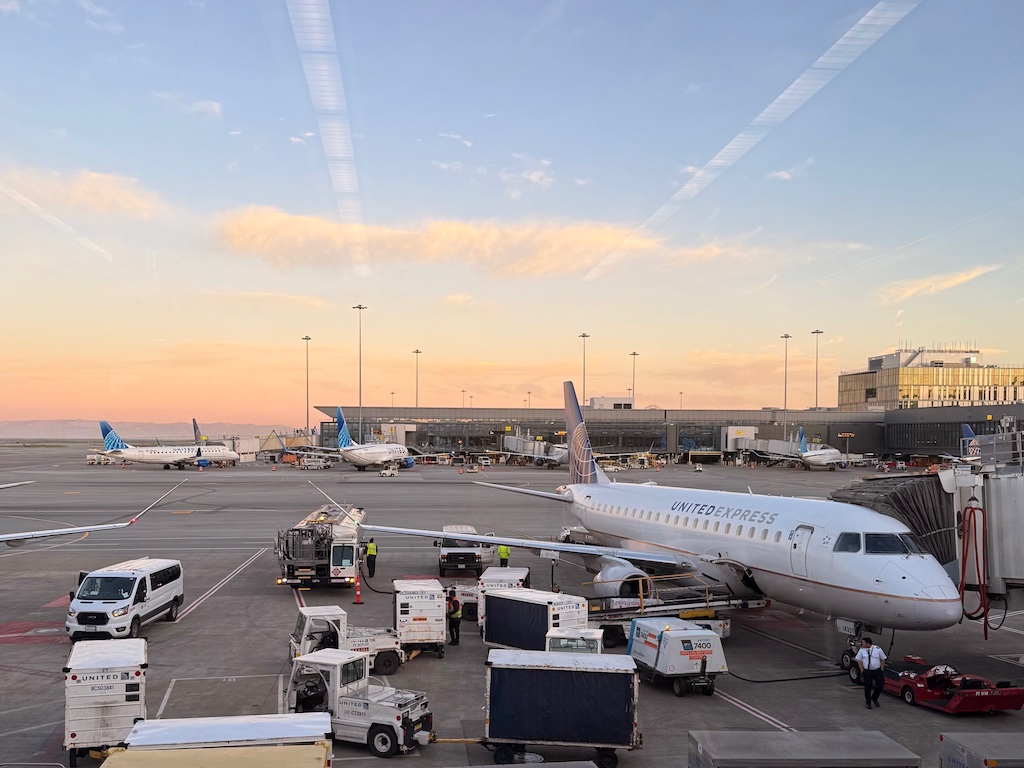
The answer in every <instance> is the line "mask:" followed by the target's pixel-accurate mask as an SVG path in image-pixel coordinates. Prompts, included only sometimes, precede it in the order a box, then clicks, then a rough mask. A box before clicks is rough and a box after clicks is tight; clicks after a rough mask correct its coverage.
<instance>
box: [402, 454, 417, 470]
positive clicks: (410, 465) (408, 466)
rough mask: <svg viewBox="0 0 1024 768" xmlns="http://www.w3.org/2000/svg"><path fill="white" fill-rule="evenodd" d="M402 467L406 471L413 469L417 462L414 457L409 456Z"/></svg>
mask: <svg viewBox="0 0 1024 768" xmlns="http://www.w3.org/2000/svg"><path fill="white" fill-rule="evenodd" d="M402 466H403V467H404V468H405V469H412V468H413V467H414V466H416V462H415V461H414V460H413V458H412V456H409V457H407V458H405V459H402Z"/></svg>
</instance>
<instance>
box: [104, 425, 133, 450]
mask: <svg viewBox="0 0 1024 768" xmlns="http://www.w3.org/2000/svg"><path fill="white" fill-rule="evenodd" d="M100 432H102V433H103V448H104V450H107V451H120V450H123V449H124V448H131V446H130V445H128V443H126V442H125V441H124V440H122V439H121V436H120V435H118V434H117V432H115V431H114V428H113V427H112V426H110V424H109V423H107V422H105V421H101V422H100Z"/></svg>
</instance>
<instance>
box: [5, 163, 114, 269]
mask: <svg viewBox="0 0 1024 768" xmlns="http://www.w3.org/2000/svg"><path fill="white" fill-rule="evenodd" d="M0 192H3V193H4V194H5V195H7V196H8V197H9V198H11V200H13V201H14V202H16V203H17V204H18V205H20V206H21V207H22V208H25V209H26V210H28V211H31V212H32V213H34V214H35V215H36V216H38V217H39V218H40V219H42V220H43V221H45V222H46V223H47V224H49V225H50V226H51V227H53V228H54V229H56V230H57V231H58V232H62V233H63V234H65V235H67V236H68V237H70V238H71V239H72V240H74V241H75V242H76V243H78V244H79V245H80V246H82V247H83V248H85V249H86V250H87V251H90V252H91V253H94V254H96V255H97V256H99V257H100V258H101V259H103V260H104V261H105V262H107V264H113V263H114V257H113V256H112V255H111V253H110V251H108V250H106V249H105V248H102V247H101V246H99V245H97V244H96V243H95V242H94V241H92V240H90V239H89V238H88V237H86V236H85V235H83V234H80V233H79V232H78V230H77V229H75V228H74V227H72V226H71V225H70V224H68V223H67V222H66V221H64V220H63V219H58V218H57V217H56V216H54V215H53V214H52V213H50V212H49V211H48V210H46V209H45V208H43V207H42V206H41V205H39V204H38V203H36V202H34V201H32V200H29V199H28V198H27V197H25V196H24V195H23V194H21V192H19V191H18V190H16V189H14V188H13V187H9V186H7V185H6V184H4V183H2V182H0Z"/></svg>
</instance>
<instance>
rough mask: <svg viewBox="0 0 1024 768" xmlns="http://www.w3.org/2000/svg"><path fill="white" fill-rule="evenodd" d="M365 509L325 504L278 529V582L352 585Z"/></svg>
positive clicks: (306, 584) (276, 547)
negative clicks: (279, 571) (293, 523)
mask: <svg viewBox="0 0 1024 768" xmlns="http://www.w3.org/2000/svg"><path fill="white" fill-rule="evenodd" d="M365 514H366V513H365V512H364V511H363V510H362V509H360V508H359V507H354V506H352V505H347V504H346V505H340V506H339V505H334V504H325V505H324V506H322V507H320V508H319V509H318V510H316V511H315V512H312V513H311V514H309V515H307V516H306V517H304V518H303V519H302V520H300V521H299V522H298V523H296V524H295V525H293V526H292V527H291V528H284V529H281V530H279V531H278V532H277V540H276V541H275V543H274V554H275V555H276V556H277V562H278V565H279V566H280V569H281V575H280V577H278V579H277V583H278V584H288V585H290V586H293V587H297V586H307V587H308V586H310V585H312V584H324V585H334V586H352V585H354V584H355V582H356V573H357V569H358V567H359V523H361V522H362V520H363V517H364V515H365Z"/></svg>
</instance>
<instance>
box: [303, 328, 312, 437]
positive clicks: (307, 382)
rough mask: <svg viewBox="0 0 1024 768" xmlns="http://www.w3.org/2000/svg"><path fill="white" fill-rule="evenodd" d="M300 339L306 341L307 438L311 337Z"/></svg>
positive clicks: (307, 427) (307, 429)
mask: <svg viewBox="0 0 1024 768" xmlns="http://www.w3.org/2000/svg"><path fill="white" fill-rule="evenodd" d="M302 340H303V341H304V342H306V439H307V440H308V439H309V342H310V341H312V340H313V339H312V337H310V336H303V337H302Z"/></svg>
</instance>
